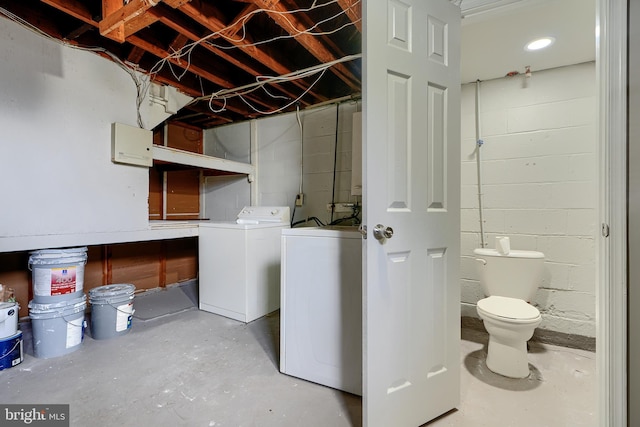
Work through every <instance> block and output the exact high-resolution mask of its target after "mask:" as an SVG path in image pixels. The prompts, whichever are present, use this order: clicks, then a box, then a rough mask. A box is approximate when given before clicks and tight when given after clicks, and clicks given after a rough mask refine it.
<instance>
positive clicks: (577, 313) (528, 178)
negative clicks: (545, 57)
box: [461, 63, 598, 337]
mask: <svg viewBox="0 0 640 427" xmlns="http://www.w3.org/2000/svg"><path fill="white" fill-rule="evenodd" d="M480 99H481V106H480V118H481V128H482V139H483V140H484V145H483V147H482V148H481V150H482V151H481V158H482V170H483V173H482V179H483V193H484V195H483V204H484V219H485V232H486V236H487V243H488V244H487V246H488V247H493V246H494V238H495V236H496V235H507V236H510V238H511V247H512V248H514V249H529V250H538V251H541V252H543V253H544V254H545V255H546V262H545V267H546V272H545V279H544V283H543V284H542V287H541V288H540V289H539V290H538V292H537V294H536V298H535V301H533V303H534V304H535V305H536V306H537V307H538V308H539V309H540V311H541V313H542V315H543V321H542V324H541V326H540V327H541V328H544V329H548V330H553V331H559V332H564V333H569V334H578V335H583V336H589V337H594V336H595V307H596V306H595V280H596V271H595V254H596V248H595V240H594V236H595V233H596V228H597V212H596V201H597V199H596V197H597V189H598V184H597V162H596V119H597V116H596V78H595V65H594V64H593V63H586V64H580V65H575V66H570V67H564V68H559V69H554V70H547V71H540V72H534V73H533V76H532V77H531V78H530V79H526V78H525V77H524V76H517V77H511V78H503V79H497V80H491V81H487V82H482V83H481V89H480ZM474 109H475V84H467V85H464V86H463V88H462V205H461V206H462V212H461V228H462V241H461V242H462V244H461V249H462V252H461V253H462V259H461V277H462V314H463V315H465V316H473V317H477V314H476V311H475V303H476V302H477V301H478V300H479V299H481V298H482V297H483V295H482V291H481V289H480V287H479V284H478V282H477V274H476V271H475V264H474V260H473V256H472V253H473V249H474V248H476V247H480V234H479V229H480V227H479V219H478V196H477V193H478V188H477V178H476V171H477V169H476V158H475V152H474V150H475V147H476V139H475V112H474Z"/></svg>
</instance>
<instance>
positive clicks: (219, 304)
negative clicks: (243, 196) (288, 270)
mask: <svg viewBox="0 0 640 427" xmlns="http://www.w3.org/2000/svg"><path fill="white" fill-rule="evenodd" d="M289 221H290V211H289V207H288V206H275V207H272V206H248V207H245V208H243V209H242V211H241V212H240V213H239V214H238V219H237V221H236V222H202V223H200V231H199V239H198V249H199V277H198V287H199V300H200V303H199V307H200V310H204V311H209V312H211V313H215V314H220V315H222V316H226V317H230V318H231V319H235V320H240V321H242V322H251V321H252V320H255V319H257V318H259V317H262V316H264V315H265V314H267V313H271V312H272V311H274V310H277V309H278V308H280V240H281V237H280V234H281V232H282V230H283V229H285V228H289Z"/></svg>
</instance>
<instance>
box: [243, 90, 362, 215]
mask: <svg viewBox="0 0 640 427" xmlns="http://www.w3.org/2000/svg"><path fill="white" fill-rule="evenodd" d="M360 110H361V108H360V105H359V104H358V103H356V102H348V103H342V104H338V105H327V106H322V107H318V108H313V109H309V110H303V111H301V112H300V121H301V123H302V129H303V138H302V143H301V138H300V126H299V124H298V119H297V117H296V114H295V113H288V114H282V115H278V116H275V117H267V118H262V119H258V120H257V141H258V154H257V156H258V157H257V165H258V167H257V181H256V185H257V186H258V198H259V200H258V204H261V205H278V206H286V205H288V206H290V207H291V212H292V213H293V209H294V201H295V197H296V194H298V192H299V191H300V182H301V181H300V180H301V164H300V162H301V159H302V162H303V163H302V192H303V193H304V204H303V206H302V207H297V208H296V211H295V219H294V220H295V221H298V220H301V219H304V218H309V217H313V216H315V217H317V218H319V219H320V220H321V221H322V222H323V223H325V224H327V223H329V222H330V220H331V213H330V212H328V211H327V204H329V203H331V197H332V188H333V165H334V155H335V151H336V150H335V147H336V125H337V157H336V158H337V162H336V165H337V166H336V182H335V196H334V197H335V202H336V203H338V202H351V203H355V202H358V203H360V202H361V198H360V197H355V196H351V195H350V193H351V169H352V167H351V138H352V132H351V129H352V115H353V113H354V112H356V111H360ZM347 215H349V213H347V214H343V213H341V214H336V215H335V216H334V219H335V218H338V217H341V216H347ZM309 225H312V223H310V224H309Z"/></svg>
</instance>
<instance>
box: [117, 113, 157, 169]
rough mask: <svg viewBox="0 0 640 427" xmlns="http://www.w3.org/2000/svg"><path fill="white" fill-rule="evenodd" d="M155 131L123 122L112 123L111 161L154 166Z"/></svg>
mask: <svg viewBox="0 0 640 427" xmlns="http://www.w3.org/2000/svg"><path fill="white" fill-rule="evenodd" d="M152 146H153V132H152V131H150V130H146V129H141V128H138V127H134V126H128V125H123V124H122V123H112V124H111V161H113V162H115V163H126V164H129V165H136V166H149V167H150V166H153V154H152V153H153V152H152V149H151V147H152Z"/></svg>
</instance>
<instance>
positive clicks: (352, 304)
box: [280, 227, 362, 395]
mask: <svg viewBox="0 0 640 427" xmlns="http://www.w3.org/2000/svg"><path fill="white" fill-rule="evenodd" d="M361 265H362V236H361V234H360V233H359V232H358V231H357V229H356V228H354V227H335V228H311V227H309V228H292V229H289V230H283V231H282V279H281V283H282V289H281V295H282V296H281V300H282V302H281V309H280V371H281V372H282V373H284V374H288V375H292V376H294V377H298V378H302V379H305V380H308V381H313V382H315V383H318V384H322V385H326V386H329V387H333V388H336V389H339V390H343V391H347V392H349V393H353V394H358V395H362V268H361Z"/></svg>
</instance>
